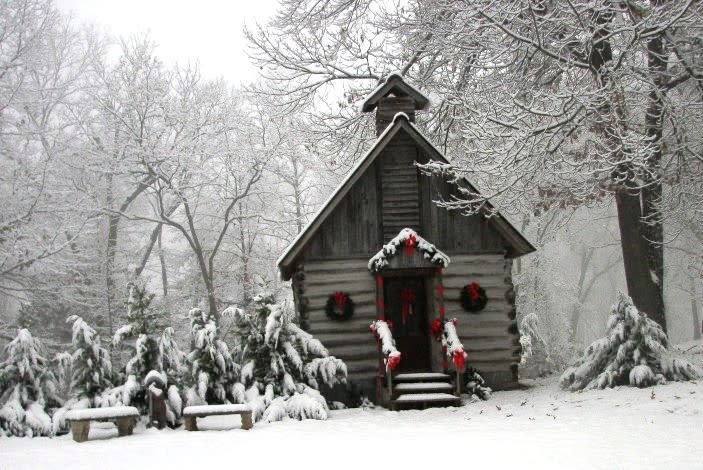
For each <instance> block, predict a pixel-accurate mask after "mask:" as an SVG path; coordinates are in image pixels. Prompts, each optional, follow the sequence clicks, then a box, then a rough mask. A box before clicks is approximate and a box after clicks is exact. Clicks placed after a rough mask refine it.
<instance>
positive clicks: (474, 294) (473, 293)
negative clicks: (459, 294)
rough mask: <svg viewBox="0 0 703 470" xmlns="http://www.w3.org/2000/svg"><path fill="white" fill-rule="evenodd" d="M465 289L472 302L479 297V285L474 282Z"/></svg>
mask: <svg viewBox="0 0 703 470" xmlns="http://www.w3.org/2000/svg"><path fill="white" fill-rule="evenodd" d="M466 290H468V291H469V297H470V298H471V301H472V302H478V301H479V300H480V299H481V287H480V286H479V285H478V284H476V283H475V282H472V283H471V284H469V285H468V286H467V287H466Z"/></svg>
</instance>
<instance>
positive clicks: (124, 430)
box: [116, 416, 136, 436]
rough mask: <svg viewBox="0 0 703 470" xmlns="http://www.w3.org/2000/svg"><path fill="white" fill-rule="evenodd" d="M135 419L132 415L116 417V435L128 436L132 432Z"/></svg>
mask: <svg viewBox="0 0 703 470" xmlns="http://www.w3.org/2000/svg"><path fill="white" fill-rule="evenodd" d="M135 421H136V419H135V418H134V417H133V416H124V417H121V418H117V419H116V422H117V435H118V436H129V435H131V434H132V430H133V429H134V425H135Z"/></svg>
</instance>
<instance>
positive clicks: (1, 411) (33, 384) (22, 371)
mask: <svg viewBox="0 0 703 470" xmlns="http://www.w3.org/2000/svg"><path fill="white" fill-rule="evenodd" d="M5 353H6V355H7V359H6V360H5V361H3V362H2V363H0V433H3V434H7V435H15V436H30V437H31V436H39V435H41V436H49V435H51V434H52V431H53V430H52V426H51V418H50V417H49V415H48V413H47V410H48V408H50V407H56V406H60V405H61V404H62V403H61V399H60V398H59V397H58V396H57V395H56V390H57V383H56V382H57V381H56V376H55V374H54V372H53V371H52V369H51V364H50V361H49V360H47V359H46V358H45V357H44V355H45V353H46V350H45V348H44V346H43V345H42V343H41V342H40V341H39V340H38V339H36V338H34V337H32V334H31V333H30V332H29V330H27V329H25V328H22V329H20V330H18V332H17V337H15V338H14V339H13V340H12V341H11V342H10V343H9V344H8V345H7V346H6V347H5Z"/></svg>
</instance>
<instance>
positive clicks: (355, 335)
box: [303, 258, 378, 382]
mask: <svg viewBox="0 0 703 470" xmlns="http://www.w3.org/2000/svg"><path fill="white" fill-rule="evenodd" d="M367 264H368V259H367V258H361V259H345V260H338V261H317V262H308V263H307V264H306V265H305V267H304V273H305V280H304V289H303V290H304V296H305V297H306V298H307V314H308V318H309V322H310V328H309V331H310V333H312V334H313V335H314V336H315V337H316V338H317V339H319V340H320V341H321V342H322V344H323V345H325V347H326V348H327V349H328V350H329V352H330V354H331V355H333V356H336V357H338V358H340V359H342V360H343V361H344V362H345V363H346V364H347V369H348V372H349V379H350V380H354V381H359V382H361V381H369V380H372V379H373V378H374V377H375V376H376V371H377V369H378V350H377V348H376V340H375V338H374V336H373V335H372V334H371V332H370V331H369V325H371V322H372V321H374V320H375V319H376V285H375V281H374V278H373V276H372V275H371V273H370V272H369V270H368V269H367ZM335 291H344V292H347V293H349V295H350V297H351V298H352V300H353V301H354V316H353V317H352V318H350V319H349V320H345V321H335V320H331V319H329V318H328V317H327V315H326V314H325V305H326V303H327V299H328V297H329V296H330V295H331V294H332V293H333V292H335Z"/></svg>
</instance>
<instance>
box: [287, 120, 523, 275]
mask: <svg viewBox="0 0 703 470" xmlns="http://www.w3.org/2000/svg"><path fill="white" fill-rule="evenodd" d="M401 130H402V131H405V132H406V133H407V134H408V135H409V136H410V138H411V139H413V141H415V142H416V143H417V144H418V145H420V147H422V149H423V150H424V151H425V152H426V153H427V154H428V156H429V157H430V158H431V159H434V160H437V161H441V162H444V163H449V160H447V158H446V157H445V156H444V155H443V154H442V152H440V151H439V150H438V149H437V148H436V147H435V146H434V145H433V144H432V143H431V142H430V141H429V140H428V139H427V138H426V137H425V136H424V135H423V134H422V132H420V130H419V129H418V128H417V127H415V126H414V125H413V123H411V122H410V120H409V119H408V116H407V115H406V114H404V113H398V114H397V115H396V116H395V117H394V118H393V122H392V123H391V124H390V125H389V126H388V127H386V130H384V131H383V133H382V134H381V135H380V136H378V139H377V140H376V142H375V143H374V145H373V146H372V147H371V148H370V149H369V151H368V152H366V155H364V156H363V157H362V158H361V159H360V160H359V161H358V162H357V163H356V165H354V168H352V170H351V171H350V172H349V174H347V176H346V178H344V180H343V181H342V182H341V183H340V184H339V186H338V187H337V189H336V190H335V191H334V192H333V193H332V195H330V197H329V198H328V199H327V201H325V203H324V204H322V207H320V209H319V210H318V211H317V213H316V214H315V216H314V217H313V218H312V220H311V221H310V222H309V223H308V224H307V225H306V226H305V227H304V228H303V230H302V231H301V232H300V233H299V234H298V236H296V237H295V239H294V240H293V241H292V242H291V244H290V245H288V248H286V250H285V251H284V252H283V254H282V255H281V256H280V257H279V258H278V260H277V261H276V264H277V265H278V267H279V269H280V271H281V273H282V275H283V277H284V278H285V279H288V278H289V277H290V275H289V274H286V271H287V269H286V268H289V267H290V265H291V263H292V262H293V261H295V258H296V257H297V256H298V255H299V254H300V252H301V251H302V249H303V248H304V247H305V245H306V244H307V243H308V242H309V241H310V239H312V237H313V236H314V235H315V233H316V232H317V230H318V229H319V228H320V226H321V225H322V224H323V223H324V221H325V220H326V219H327V217H329V215H330V214H331V213H332V212H333V211H334V209H335V208H336V207H337V205H338V204H339V203H340V202H341V201H342V199H344V196H346V195H347V193H348V192H349V190H350V189H351V188H352V186H354V183H356V182H357V181H358V180H359V178H361V176H362V175H363V174H364V172H365V171H366V170H367V169H368V168H369V167H370V166H371V164H372V163H373V162H374V161H375V160H376V158H377V157H378V156H379V155H380V154H381V151H382V150H383V149H384V148H385V147H386V145H387V144H388V143H389V142H390V141H391V140H392V139H393V137H394V136H395V135H396V134H398V132H400V131H401ZM458 184H460V185H463V186H465V187H467V188H469V189H470V190H471V191H473V192H476V193H478V191H477V190H476V188H475V187H474V186H473V185H472V184H471V183H470V182H469V181H468V180H466V179H464V180H463V181H460V182H459V183H458ZM486 206H487V209H488V211H490V212H491V213H492V215H491V217H490V218H489V219H488V221H489V223H491V224H492V225H493V226H494V227H495V229H496V230H497V231H498V232H499V233H500V234H501V236H503V238H504V239H505V240H506V241H507V243H508V245H509V246H510V251H509V252H508V256H509V257H511V258H514V257H518V256H522V255H526V254H528V253H532V252H533V251H535V247H534V246H532V244H531V243H530V242H529V241H528V240H527V239H526V238H525V237H524V236H523V235H522V234H521V233H520V232H519V231H518V230H517V229H516V228H515V227H514V226H513V225H512V224H511V223H510V222H508V220H506V219H505V218H504V217H503V216H501V215H500V213H498V212H497V211H494V210H493V206H491V205H490V204H486Z"/></svg>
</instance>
